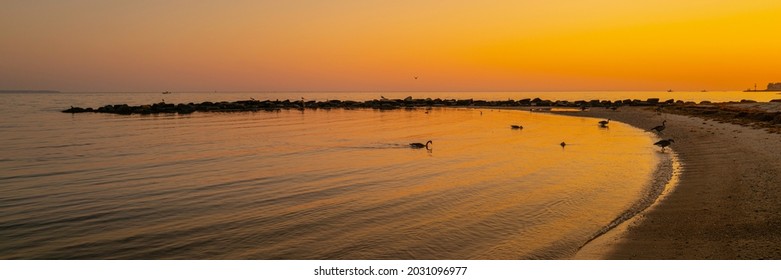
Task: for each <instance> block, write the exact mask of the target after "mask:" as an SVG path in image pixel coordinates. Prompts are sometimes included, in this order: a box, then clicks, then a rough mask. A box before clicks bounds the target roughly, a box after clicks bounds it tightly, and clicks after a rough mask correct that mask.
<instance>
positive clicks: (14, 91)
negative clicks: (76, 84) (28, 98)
mask: <svg viewBox="0 0 781 280" xmlns="http://www.w3.org/2000/svg"><path fill="white" fill-rule="evenodd" d="M0 93H61V92H60V91H58V90H32V89H3V90H0Z"/></svg>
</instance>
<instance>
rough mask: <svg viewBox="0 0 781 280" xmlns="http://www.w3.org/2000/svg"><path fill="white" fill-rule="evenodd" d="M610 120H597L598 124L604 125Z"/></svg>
mask: <svg viewBox="0 0 781 280" xmlns="http://www.w3.org/2000/svg"><path fill="white" fill-rule="evenodd" d="M609 122H610V119H607V120H603V121H599V125H600V126H606V125H607V124H608V123H609Z"/></svg>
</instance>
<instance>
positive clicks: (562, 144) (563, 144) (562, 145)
mask: <svg viewBox="0 0 781 280" xmlns="http://www.w3.org/2000/svg"><path fill="white" fill-rule="evenodd" d="M559 145H561V147H562V148H564V146H567V143H564V142H561V144H559Z"/></svg>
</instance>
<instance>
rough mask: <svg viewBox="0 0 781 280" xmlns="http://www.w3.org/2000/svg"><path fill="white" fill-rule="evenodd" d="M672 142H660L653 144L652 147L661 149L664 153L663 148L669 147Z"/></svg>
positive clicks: (671, 140)
mask: <svg viewBox="0 0 781 280" xmlns="http://www.w3.org/2000/svg"><path fill="white" fill-rule="evenodd" d="M673 142H675V141H674V140H673V139H667V140H660V141H659V142H656V143H654V145H657V146H659V147H662V152H664V148H665V147H667V146H670V144H672V143H673Z"/></svg>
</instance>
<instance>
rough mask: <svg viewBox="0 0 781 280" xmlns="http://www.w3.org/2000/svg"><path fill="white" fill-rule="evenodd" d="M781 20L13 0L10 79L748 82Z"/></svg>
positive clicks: (709, 6)
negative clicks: (415, 77) (416, 77)
mask: <svg viewBox="0 0 781 280" xmlns="http://www.w3.org/2000/svg"><path fill="white" fill-rule="evenodd" d="M543 2H544V3H543ZM634 2H642V3H634ZM779 31H781V1H778V0H768V1H752V0H748V1H739V0H735V1H726V0H709V1H700V0H695V1H689V0H687V1H680V0H658V1H624V0H621V1H618V0H616V1H613V0H591V1H574V0H553V1H495V0H483V1H434V0H417V1H390V0H388V1H380V0H354V1H352V0H351V1H338V0H335V1H307V0H292V1H251V0H244V1H185V0H180V1H179V0H172V1H89V0H73V1H55V0H39V1H14V0H12V1H4V3H3V8H2V9H0V39H2V44H0V61H2V65H3V67H0V89H58V90H65V91H162V90H171V91H186V90H209V91H211V90H218V91H225V90H262V91H288V90H292V91H296V90H303V91H318V90H328V91H331V90H346V91H396V90H400V91H408V90H409V91H439V90H441V91H472V90H477V91H560V90H565V91H571V90H666V89H668V88H671V89H675V90H700V89H708V90H741V89H745V88H748V87H750V86H752V87H753V84H754V83H758V84H759V87H760V88H764V85H765V84H767V83H768V82H775V81H779V82H781V51H779V50H781V35H779V34H781V32H779ZM414 76H419V79H417V80H416V79H414V78H413V77H414Z"/></svg>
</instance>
